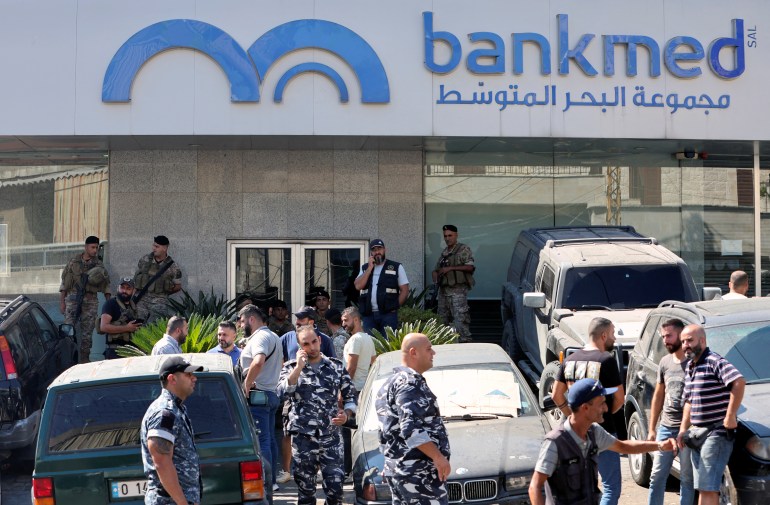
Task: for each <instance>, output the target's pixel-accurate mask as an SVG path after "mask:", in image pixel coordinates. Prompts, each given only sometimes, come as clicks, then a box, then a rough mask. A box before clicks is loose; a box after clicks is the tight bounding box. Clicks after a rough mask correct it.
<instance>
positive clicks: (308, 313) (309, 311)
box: [294, 305, 318, 321]
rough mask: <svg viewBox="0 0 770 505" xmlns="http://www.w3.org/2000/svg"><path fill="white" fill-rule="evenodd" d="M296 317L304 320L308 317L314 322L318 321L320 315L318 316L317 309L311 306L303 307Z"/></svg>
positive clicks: (296, 313)
mask: <svg viewBox="0 0 770 505" xmlns="http://www.w3.org/2000/svg"><path fill="white" fill-rule="evenodd" d="M294 315H295V316H296V317H297V319H304V318H306V317H309V318H310V319H312V320H313V321H316V320H317V319H318V315H317V314H316V311H315V309H314V308H313V307H311V306H310V305H303V306H302V307H300V308H299V310H298V311H297V312H295V313H294Z"/></svg>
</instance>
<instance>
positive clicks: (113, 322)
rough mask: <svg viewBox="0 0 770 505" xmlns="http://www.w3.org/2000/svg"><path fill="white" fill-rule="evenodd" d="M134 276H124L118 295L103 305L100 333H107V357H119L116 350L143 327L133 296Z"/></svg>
mask: <svg viewBox="0 0 770 505" xmlns="http://www.w3.org/2000/svg"><path fill="white" fill-rule="evenodd" d="M134 291H135V288H134V279H133V277H123V278H122V279H120V285H119V286H118V295H117V296H115V297H112V298H110V299H109V300H107V302H106V303H105V304H104V306H103V307H102V316H101V318H100V319H99V333H104V334H106V335H107V348H106V349H105V350H104V357H105V358H106V359H115V358H117V357H119V356H118V355H117V354H116V352H115V350H116V349H117V348H118V347H119V346H121V345H128V344H130V343H131V334H132V333H134V332H135V331H136V330H138V329H139V328H141V326H142V320H141V319H140V318H139V317H138V311H137V308H136V305H135V304H134V302H133V300H131V297H132V296H134Z"/></svg>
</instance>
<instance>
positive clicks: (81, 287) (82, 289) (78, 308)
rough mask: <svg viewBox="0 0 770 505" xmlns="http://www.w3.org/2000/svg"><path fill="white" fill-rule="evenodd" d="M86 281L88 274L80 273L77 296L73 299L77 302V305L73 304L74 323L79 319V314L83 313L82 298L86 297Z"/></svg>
mask: <svg viewBox="0 0 770 505" xmlns="http://www.w3.org/2000/svg"><path fill="white" fill-rule="evenodd" d="M87 283H88V274H87V273H82V274H80V283H78V285H77V288H78V290H77V298H76V299H75V301H76V302H77V305H75V317H74V320H73V321H72V323H73V324H75V323H76V322H77V321H79V320H80V316H81V314H83V299H84V298H85V297H86V284H87Z"/></svg>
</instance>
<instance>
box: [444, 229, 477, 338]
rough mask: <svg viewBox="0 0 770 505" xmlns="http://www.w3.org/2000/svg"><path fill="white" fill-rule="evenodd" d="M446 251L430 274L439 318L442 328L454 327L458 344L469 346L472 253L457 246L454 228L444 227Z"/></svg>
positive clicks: (462, 246)
mask: <svg viewBox="0 0 770 505" xmlns="http://www.w3.org/2000/svg"><path fill="white" fill-rule="evenodd" d="M443 231H444V242H446V248H445V249H444V250H443V251H442V252H441V255H440V256H439V258H438V261H437V262H436V268H435V269H434V270H433V283H434V284H436V283H438V285H439V292H438V315H439V316H440V317H441V318H442V319H443V322H444V324H452V323H454V324H453V326H454V328H455V330H456V331H457V333H459V334H460V342H470V341H471V340H472V339H471V329H470V325H471V316H470V313H469V309H468V291H470V290H471V288H473V284H474V281H473V272H474V271H475V270H476V267H475V266H474V264H473V252H472V251H471V248H470V247H468V246H467V245H465V244H461V243H458V242H457V227H456V226H454V225H451V224H447V225H444V228H443Z"/></svg>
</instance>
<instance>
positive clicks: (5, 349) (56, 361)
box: [0, 296, 78, 461]
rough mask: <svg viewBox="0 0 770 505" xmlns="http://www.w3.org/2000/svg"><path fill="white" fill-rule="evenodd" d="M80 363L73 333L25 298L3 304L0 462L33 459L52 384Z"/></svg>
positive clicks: (0, 319)
mask: <svg viewBox="0 0 770 505" xmlns="http://www.w3.org/2000/svg"><path fill="white" fill-rule="evenodd" d="M77 362H78V351H77V346H76V345H75V331H74V329H73V327H72V326H71V325H61V326H59V328H58V329H57V328H56V326H55V325H54V323H53V322H52V321H51V318H50V317H48V314H46V313H45V311H44V310H43V309H42V308H41V307H40V305H38V304H37V303H36V302H33V301H32V300H30V299H29V298H27V297H26V296H19V297H17V298H15V299H14V300H0V461H3V460H5V459H8V458H9V457H10V456H11V454H12V453H13V451H17V456H18V457H20V458H21V459H32V458H33V457H34V448H35V445H34V443H35V438H36V437H37V430H38V425H39V423H40V411H41V409H42V406H43V401H44V399H45V396H46V389H47V388H48V385H49V384H51V382H52V381H53V380H54V379H55V378H56V376H58V375H59V374H60V373H61V372H62V371H64V370H66V369H67V368H69V367H70V366H72V365H74V364H75V363H77Z"/></svg>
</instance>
